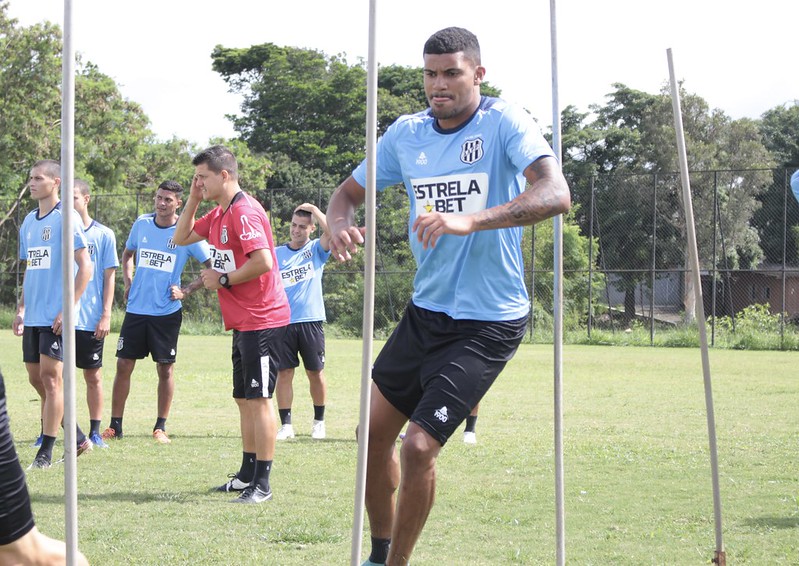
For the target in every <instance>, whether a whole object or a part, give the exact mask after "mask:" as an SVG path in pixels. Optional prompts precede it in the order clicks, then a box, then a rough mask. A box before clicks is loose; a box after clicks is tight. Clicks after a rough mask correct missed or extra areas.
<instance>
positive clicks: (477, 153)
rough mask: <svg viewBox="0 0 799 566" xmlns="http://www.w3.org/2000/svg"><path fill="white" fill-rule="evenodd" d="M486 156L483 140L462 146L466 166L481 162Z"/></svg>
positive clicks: (478, 139)
mask: <svg viewBox="0 0 799 566" xmlns="http://www.w3.org/2000/svg"><path fill="white" fill-rule="evenodd" d="M484 154H485V152H484V151H483V140H482V138H476V139H473V140H467V141H465V142H463V145H462V146H461V161H463V162H464V163H466V164H469V165H471V164H472V163H476V162H478V161H480V160H481V159H482V158H483V155H484Z"/></svg>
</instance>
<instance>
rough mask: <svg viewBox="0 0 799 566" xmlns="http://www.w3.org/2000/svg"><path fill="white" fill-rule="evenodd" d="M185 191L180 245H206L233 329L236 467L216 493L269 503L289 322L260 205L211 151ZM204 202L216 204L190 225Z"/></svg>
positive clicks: (230, 160) (208, 279)
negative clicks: (278, 385) (279, 351)
mask: <svg viewBox="0 0 799 566" xmlns="http://www.w3.org/2000/svg"><path fill="white" fill-rule="evenodd" d="M192 164H193V165H194V167H195V169H194V179H193V180H192V183H191V192H190V193H189V198H188V200H187V201H186V206H185V208H184V209H183V214H181V215H180V219H179V220H178V224H177V230H176V231H175V242H176V243H177V244H179V245H181V246H186V245H191V244H193V243H195V242H200V241H204V240H208V243H209V244H210V245H211V254H212V258H213V263H212V268H211V269H204V270H203V271H202V273H201V277H202V280H203V285H205V288H206V289H210V290H215V291H216V292H217V295H218V296H219V307H220V309H221V311H222V319H223V320H224V323H225V329H226V330H231V329H232V330H233V356H232V357H233V399H234V400H235V401H236V405H237V406H238V409H239V423H240V427H241V441H242V461H241V467H240V468H239V471H238V472H237V473H235V474H232V475H231V477H230V480H229V481H228V482H227V483H225V484H223V485H221V486H219V487H218V488H217V491H221V492H230V491H240V492H241V494H240V495H239V497H238V498H237V499H234V500H233V501H234V502H237V503H262V502H264V501H267V500H269V499H271V498H272V489H271V486H270V484H269V474H270V472H271V469H272V460H273V458H274V454H275V437H276V435H277V419H276V418H275V410H274V408H273V407H272V400H271V397H272V393H273V392H274V389H275V380H276V378H277V368H278V360H277V359H276V354H275V352H276V348H277V346H278V344H280V343H281V342H282V341H283V337H284V333H285V329H286V326H287V325H288V323H289V320H290V318H291V312H290V310H289V302H288V298H287V297H286V292H285V291H284V290H283V284H282V283H281V282H280V273H279V271H278V269H277V258H276V257H275V245H274V242H273V241H272V226H271V225H270V224H269V219H268V218H267V217H266V212H265V211H264V209H263V207H262V206H261V205H260V203H258V201H256V200H255V199H254V198H253V197H251V196H250V195H248V194H247V193H245V192H244V191H242V190H241V188H240V187H239V174H238V163H237V162H236V158H235V156H234V155H233V153H232V152H231V151H230V150H229V149H227V148H226V147H223V146H220V145H215V146H211V147H209V148H207V149H205V150H203V151H201V152H200V153H198V154H197V155H196V156H195V157H194V159H193V160H192ZM203 200H211V201H214V202H216V203H217V205H218V206H216V207H215V208H213V209H212V210H211V211H210V212H208V213H207V214H205V215H204V216H203V217H201V218H199V219H197V220H195V215H196V214H197V209H198V207H199V206H200V203H201V202H202V201H203Z"/></svg>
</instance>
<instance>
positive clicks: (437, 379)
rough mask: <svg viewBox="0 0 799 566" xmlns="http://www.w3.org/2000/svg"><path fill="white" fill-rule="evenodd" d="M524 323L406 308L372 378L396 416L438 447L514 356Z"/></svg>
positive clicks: (412, 306) (380, 356)
mask: <svg viewBox="0 0 799 566" xmlns="http://www.w3.org/2000/svg"><path fill="white" fill-rule="evenodd" d="M526 326H527V318H526V317H525V318H521V319H518V320H512V321H501V322H488V321H481V320H455V319H453V318H451V317H449V316H447V315H446V314H443V313H439V312H434V311H430V310H426V309H422V308H419V307H417V306H416V305H414V304H413V303H409V304H408V307H407V308H406V309H405V314H404V315H403V317H402V320H401V321H400V323H399V325H398V326H397V328H396V329H395V330H394V332H393V333H392V334H391V337H390V338H389V339H388V342H386V344H385V346H383V349H382V350H381V351H380V354H379V355H378V357H377V359H376V360H375V363H374V367H373V368H372V379H373V380H374V382H375V384H376V385H377V387H378V389H379V390H380V392H381V393H382V394H383V396H384V397H385V398H386V399H387V400H388V401H389V402H390V403H391V404H392V405H393V406H394V407H396V408H397V410H399V411H400V412H401V413H403V414H405V415H407V416H408V418H409V419H410V420H411V421H412V422H415V423H416V424H418V425H419V426H421V427H422V428H423V429H425V430H426V431H427V432H428V433H430V434H431V435H432V436H433V438H435V439H436V440H438V441H439V442H440V443H441V445H442V446H443V445H444V444H445V443H446V442H447V439H448V438H449V437H450V436H451V435H452V434H453V433H454V432H455V431H456V430H457V429H458V427H459V426H460V424H461V423H462V422H463V421H464V419H466V417H467V416H468V415H469V413H470V412H471V411H472V409H473V408H474V407H475V405H477V403H478V402H479V401H480V399H482V397H483V395H485V393H486V391H488V389H489V387H491V384H492V383H494V380H495V379H496V378H497V376H498V375H499V373H500V372H501V371H502V369H503V368H504V367H505V364H507V363H508V361H509V360H510V359H511V358H512V357H513V355H514V354H515V353H516V349H517V348H518V347H519V343H520V342H521V340H522V337H523V336H524V331H525V328H526Z"/></svg>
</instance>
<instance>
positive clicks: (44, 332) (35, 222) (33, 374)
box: [12, 159, 92, 468]
mask: <svg viewBox="0 0 799 566" xmlns="http://www.w3.org/2000/svg"><path fill="white" fill-rule="evenodd" d="M60 187H61V165H60V163H59V162H58V161H53V160H49V159H46V160H42V161H37V162H36V163H35V164H34V165H33V167H32V168H31V171H30V179H29V180H28V188H29V189H30V192H31V197H32V198H33V200H35V201H36V203H37V204H38V208H36V210H33V211H31V212H30V213H29V214H28V215H27V216H26V217H25V220H24V221H23V222H22V226H21V227H20V230H19V258H20V259H21V260H24V261H25V277H24V281H23V285H22V296H21V297H20V301H19V305H18V306H17V314H16V317H15V318H14V322H13V324H12V329H13V331H14V334H16V335H17V336H22V359H23V361H24V362H25V368H26V369H27V371H28V380H29V381H30V383H31V385H32V386H33V388H34V389H36V391H37V393H39V397H40V398H41V399H42V434H41V444H40V445H39V450H38V452H37V453H36V457H35V458H34V460H33V463H32V464H31V465H30V468H49V467H50V465H51V463H52V460H53V445H54V444H55V440H56V437H57V436H58V429H59V428H60V427H61V421H62V420H63V418H64V381H63V371H64V351H63V350H64V347H63V346H64V342H63V337H62V334H61V333H62V331H63V327H62V312H61V307H62V305H63V300H64V293H63V290H64V280H63V269H62V263H63V261H64V260H66V258H64V257H62V253H61V252H62V250H61V247H62V238H61V230H62V228H61V227H62V223H63V211H62V209H61V199H60V198H59V194H58V191H59V188H60ZM72 233H73V235H72V237H73V245H74V250H75V251H74V262H75V264H76V266H77V270H76V273H75V301H76V305H75V308H76V310H77V309H79V308H80V303H79V300H80V297H81V295H82V294H83V291H84V290H85V289H86V285H87V284H88V283H89V279H90V277H91V268H92V266H91V260H90V259H89V254H88V252H87V250H86V237H85V236H84V235H83V228H82V227H81V221H80V217H79V216H78V215H77V214H75V217H74V218H73V228H72ZM77 442H78V447H77V454H78V455H81V454H82V453H83V452H85V451H86V450H88V449H90V448H91V442H89V440H88V439H87V438H86V435H85V434H83V431H81V430H80V427H78V430H77ZM37 444H38V442H37Z"/></svg>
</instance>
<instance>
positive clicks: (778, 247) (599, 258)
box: [0, 169, 799, 348]
mask: <svg viewBox="0 0 799 566" xmlns="http://www.w3.org/2000/svg"><path fill="white" fill-rule="evenodd" d="M792 172H793V170H792V169H790V170H789V169H761V170H746V171H694V172H691V190H692V198H693V207H694V217H695V224H696V233H697V241H698V248H699V258H700V268H701V277H700V279H701V281H699V282H696V281H694V280H693V279H694V277H693V274H692V273H691V272H690V271H689V270H688V269H687V268H686V266H687V265H688V250H687V244H686V226H685V220H684V219H685V215H684V211H683V210H682V203H681V186H680V176H679V174H678V173H656V174H649V175H625V176H619V175H614V176H611V175H607V176H598V177H592V178H572V179H569V183H570V186H571V189H572V199H573V203H574V205H573V210H572V212H571V213H570V215H569V216H568V218H566V219H565V222H564V232H563V237H564V245H563V249H564V258H563V267H564V274H563V286H564V303H563V311H562V312H563V316H564V329H565V331H566V332H565V335H564V339H565V340H566V341H567V342H602V341H603V340H605V339H607V337H608V336H613V335H615V334H617V333H618V334H620V335H622V336H623V335H624V334H625V333H626V334H629V333H630V332H635V333H636V334H637V335H639V336H640V335H642V334H643V335H646V338H647V341H648V342H649V343H650V344H655V343H656V342H657V337H658V336H664V335H668V334H669V333H673V332H680V331H682V330H684V329H690V328H692V327H693V328H694V329H695V321H693V320H692V316H691V315H690V314H691V313H693V312H695V309H694V303H693V296H694V295H693V288H694V287H693V286H694V285H696V284H700V285H701V286H702V291H703V297H704V305H703V307H704V312H705V315H706V316H707V318H708V321H709V323H710V326H709V337H710V340H711V343H713V344H715V343H716V340H717V336H718V334H719V333H725V336H726V335H728V334H729V333H735V332H738V333H739V334H740V333H741V329H742V327H746V328H747V331H751V330H752V326H753V325H754V326H755V328H754V331H757V332H760V333H767V334H768V335H769V337H770V339H772V340H773V341H777V342H778V345H777V347H786V340H787V338H786V337H790V336H793V335H794V334H795V322H796V321H797V319H798V318H799V257H797V237H798V236H799V205H797V202H796V201H795V200H794V197H793V195H792V193H791V189H790V186H789V179H790V175H791V173H792ZM332 190H333V189H332V188H305V189H278V190H275V189H269V190H266V189H264V190H258V191H255V196H256V197H257V198H258V199H259V200H260V201H261V202H262V203H263V204H264V207H265V208H266V209H267V211H268V212H269V215H270V219H271V222H272V227H273V231H274V237H275V243H276V244H277V245H279V244H281V243H285V242H287V241H288V238H289V233H288V229H289V225H290V221H291V216H292V212H293V210H294V209H295V208H296V206H297V205H299V204H301V203H303V202H311V203H314V204H316V205H317V206H319V207H320V208H321V209H322V210H325V209H326V207H327V202H328V200H329V198H330V195H331V193H332ZM153 195H154V191H152V192H148V193H129V194H115V195H106V194H99V193H98V194H95V195H93V197H92V201H91V204H90V207H91V214H92V216H93V217H94V218H95V219H97V220H98V221H99V222H101V223H103V224H105V225H107V226H109V227H110V228H112V229H113V230H114V231H115V233H116V234H117V248H118V250H119V253H120V255H121V251H122V249H123V247H124V244H125V240H126V238H127V235H128V232H129V230H130V227H131V225H132V223H133V221H134V220H135V219H136V217H137V216H138V215H140V214H143V213H146V212H151V211H152V210H153V206H154V204H153ZM5 204H6V206H5V207H4V208H5V209H6V210H8V211H9V213H8V214H7V215H6V217H5V220H4V221H3V224H2V225H0V263H1V264H2V266H3V272H2V275H0V277H1V278H2V281H0V283H2V285H1V286H0V304H2V305H5V306H8V307H13V306H14V305H15V303H16V298H17V296H18V294H19V288H20V285H21V281H22V267H21V266H20V262H19V261H18V260H17V254H18V231H19V226H20V224H21V222H22V219H23V218H24V216H25V214H27V212H28V211H29V210H30V209H31V208H32V201H30V200H29V199H28V200H23V201H22V203H21V205H20V206H16V204H15V201H7V202H6V203H5ZM206 206H207V205H206ZM201 210H204V209H201ZM360 213H361V215H362V214H363V211H361V212H360ZM407 219H408V200H407V197H406V195H405V192H404V189H402V188H401V187H393V188H390V189H387V190H385V191H383V192H381V193H379V194H378V199H377V225H378V233H377V249H376V266H375V267H376V272H377V275H376V278H375V323H374V326H375V336H376V337H378V338H382V337H386V336H387V335H388V334H389V333H390V331H391V330H392V329H393V327H394V326H395V325H396V323H397V322H398V321H399V318H400V317H401V315H402V312H403V310H404V308H405V305H406V304H407V302H408V301H409V299H410V296H411V293H412V288H413V277H414V273H415V263H414V260H413V256H412V254H411V252H410V247H409V246H408V233H407ZM359 220H360V222H361V223H363V216H361V217H360V219H359ZM552 238H553V234H552V222H551V221H550V222H544V223H542V224H540V225H538V226H535V227H527V228H525V230H524V239H523V246H524V255H525V265H526V268H527V269H526V278H527V284H528V288H529V291H530V295H531V299H532V301H533V310H532V313H531V320H530V325H529V332H530V339H531V340H533V341H537V342H551V341H552V284H553V277H554V271H553V250H552V241H553V240H552ZM363 267H364V266H363V257H362V255H358V256H356V257H355V258H354V260H353V261H351V262H348V263H343V264H341V263H337V262H334V261H330V262H329V263H328V265H327V267H326V270H325V276H324V284H323V288H324V293H325V305H326V309H327V318H328V329H329V332H330V333H331V334H332V335H338V336H351V337H359V336H360V335H361V329H362V313H363ZM199 269H200V266H199V264H197V263H196V262H194V261H193V260H192V261H191V262H190V263H189V264H187V268H186V271H185V272H184V281H186V280H190V279H191V278H193V277H195V276H196V275H197V273H198V271H199ZM121 279H122V278H121V277H117V293H116V308H117V309H123V308H124V307H123V305H122V302H121V300H122V282H121ZM184 309H185V316H186V317H187V318H188V319H192V320H202V321H209V322H218V324H219V327H221V317H220V316H219V310H218V304H217V301H216V297H215V296H214V294H212V293H195V294H194V295H192V296H191V297H190V298H189V300H188V301H186V303H185V307H184ZM792 344H793V343H792V342H791V343H788V347H791V348H792V347H793V345H792ZM797 347H799V340H797Z"/></svg>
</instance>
